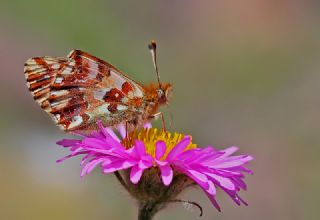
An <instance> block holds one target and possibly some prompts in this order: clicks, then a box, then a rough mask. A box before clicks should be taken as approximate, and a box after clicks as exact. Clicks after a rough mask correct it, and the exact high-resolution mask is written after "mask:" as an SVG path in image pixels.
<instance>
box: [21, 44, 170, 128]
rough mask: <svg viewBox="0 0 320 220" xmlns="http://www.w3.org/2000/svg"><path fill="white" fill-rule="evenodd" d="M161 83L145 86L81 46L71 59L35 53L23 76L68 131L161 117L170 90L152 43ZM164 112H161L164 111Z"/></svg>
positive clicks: (133, 124)
mask: <svg viewBox="0 0 320 220" xmlns="http://www.w3.org/2000/svg"><path fill="white" fill-rule="evenodd" d="M149 49H150V51H151V53H152V57H153V62H154V66H155V69H156V73H157V76H158V83H151V84H149V85H141V84H139V83H138V82H136V81H134V80H132V79H131V78H130V77H129V76H127V75H125V74H124V73H123V72H121V71H120V70H118V69H117V68H116V67H114V66H112V65H111V64H109V63H108V62H106V61H103V60H102V59H100V58H97V57H95V56H92V55H90V54H89V53H86V52H83V51H81V50H73V51H71V52H70V53H69V55H68V56H67V57H50V56H44V57H34V58H30V59H28V60H27V61H26V63H25V66H24V74H25V77H26V81H27V86H28V88H29V91H30V92H31V94H32V96H33V98H34V99H35V101H36V102H37V103H38V104H39V105H40V106H41V108H42V109H44V110H45V111H46V112H47V113H48V114H49V115H51V116H52V119H53V120H54V122H55V123H56V124H57V125H58V126H59V128H60V129H62V130H64V131H66V132H72V131H78V130H84V131H86V130H93V129H95V128H96V127H97V125H96V124H97V123H96V122H97V121H98V120H101V121H102V123H103V125H104V126H114V125H117V124H120V123H124V122H126V123H128V124H129V125H131V127H133V128H137V127H141V126H142V125H143V124H144V123H145V122H147V121H149V120H150V119H151V118H153V117H155V116H156V115H159V112H158V108H159V107H160V106H162V105H167V104H168V102H169V99H170V96H171V93H172V85H171V84H170V83H161V82H160V77H159V73H158V67H157V63H156V43H155V42H154V41H152V42H151V44H150V45H149ZM162 116H163V115H162Z"/></svg>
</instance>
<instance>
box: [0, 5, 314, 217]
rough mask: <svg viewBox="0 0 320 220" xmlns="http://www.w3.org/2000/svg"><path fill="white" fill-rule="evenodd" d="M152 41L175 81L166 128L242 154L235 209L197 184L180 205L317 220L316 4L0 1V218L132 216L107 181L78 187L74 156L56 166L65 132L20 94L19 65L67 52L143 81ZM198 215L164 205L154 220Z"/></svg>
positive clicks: (209, 213)
mask: <svg viewBox="0 0 320 220" xmlns="http://www.w3.org/2000/svg"><path fill="white" fill-rule="evenodd" d="M151 39H156V40H157V41H158V64H159V69H160V73H161V78H162V80H163V81H169V82H171V83H172V84H173V85H174V96H173V99H172V103H171V104H170V107H169V110H168V109H164V112H166V113H168V112H171V113H172V114H173V120H172V122H173V123H172V126H171V130H175V131H181V132H185V133H189V134H192V135H193V138H194V141H195V142H196V143H198V144H199V145H200V146H206V145H209V144H211V145H213V146H216V147H219V148H224V147H227V146H230V145H237V146H239V147H240V148H241V153H249V154H252V155H253V156H254V157H255V160H254V161H253V162H252V163H251V164H250V166H249V167H250V168H251V169H253V170H254V172H255V174H254V175H253V176H248V177H247V179H246V180H247V182H248V186H249V189H248V191H247V192H242V193H241V195H242V196H243V198H244V199H245V200H246V201H248V203H249V206H248V207H237V206H236V205H235V204H234V203H233V202H232V201H231V199H229V198H228V197H227V195H225V194H224V193H222V192H219V193H218V201H219V202H220V204H221V206H222V213H218V212H217V211H216V210H215V209H214V208H213V207H212V206H211V204H210V202H209V200H208V199H207V198H206V196H205V195H204V193H203V192H202V191H201V190H197V189H195V190H191V191H186V192H185V193H184V194H182V195H181V196H180V197H181V198H184V199H190V200H193V201H197V202H198V203H199V204H201V205H202V206H203V207H204V217H203V218H202V219H205V220H207V219H216V220H218V219H219V220H227V219H233V218H236V219H238V220H241V219H260V220H269V219H281V220H289V219H290V220H296V219H297V220H298V219H308V220H309V219H310V220H313V219H315V220H317V219H319V218H320V210H319V204H320V193H319V186H320V174H319V173H320V172H319V169H320V160H319V153H320V145H319V144H320V134H319V131H320V114H319V113H320V100H319V93H320V86H319V84H320V74H319V71H320V62H319V61H320V60H319V57H320V4H319V1H299V0H291V1H289V0H278V1H270V0H247V1H192V0H185V1H177V0H171V1H169V0H163V1H150V0H144V1H105V0H93V1H84V0H71V1H64V0H55V1H36V0H28V1H23V0H20V1H19V0H15V1H13V0H10V1H6V0H1V1H0V60H1V61H0V65H1V70H0V77H1V78H0V93H1V95H0V98H1V102H0V103H1V110H0V111H1V114H0V129H1V130H0V143H1V144H0V150H1V152H0V165H1V172H0V219H9V220H11V219H12V220H16V219H17V220H19V219H34V220H38V219H39V220H40V219H46V220H51V219H52V220H55V219H68V220H86V219H96V220H105V219H119V220H121V219H136V215H137V209H136V206H135V202H134V201H133V199H131V198H129V196H128V195H127V193H126V192H125V191H124V190H123V189H122V188H121V187H120V185H119V184H118V183H117V181H116V180H115V178H114V176H113V175H108V176H106V175H102V174H101V173H100V171H98V170H96V171H95V172H94V173H93V174H91V175H89V176H87V177H86V178H83V179H80V177H79V174H80V167H79V159H73V160H69V161H66V162H65V163H63V164H59V165H58V164H56V163H55V161H56V160H57V159H58V158H60V157H62V156H64V155H66V154H67V153H68V152H67V151H66V150H65V149H62V148H59V147H58V146H57V145H55V142H56V141H57V140H59V139H62V138H63V137H66V134H64V133H63V132H61V131H59V129H58V128H57V127H56V126H55V125H54V123H53V122H52V121H51V119H50V118H49V117H48V115H47V114H46V113H45V112H44V111H43V110H42V109H41V108H40V107H39V106H38V105H37V103H35V102H34V100H33V99H32V97H31V95H30V94H29V92H28V89H27V86H26V84H25V78H24V74H23V65H24V62H25V61H26V60H27V59H28V58H30V57H34V56H44V55H51V56H65V55H67V54H68V53H69V51H70V50H72V49H75V48H77V49H82V50H84V51H87V52H90V53H91V54H93V55H96V56H98V57H100V58H102V59H104V60H106V61H108V62H110V63H112V64H113V65H115V66H116V67H118V68H119V69H121V70H122V71H124V72H125V73H128V75H130V76H131V77H132V78H133V79H135V80H137V81H138V82H143V83H148V82H152V81H155V80H156V77H155V73H154V70H153V65H152V62H151V57H150V53H149V51H148V49H147V44H148V43H149V41H150V40H151ZM167 119H168V117H167ZM197 216H198V210H196V209H195V210H193V211H192V210H191V211H190V210H186V209H185V208H184V207H183V205H181V204H174V205H172V206H170V207H169V208H168V209H166V210H164V211H162V212H160V213H159V214H158V215H157V216H156V218H155V219H156V220H161V219H190V220H191V219H196V218H197Z"/></svg>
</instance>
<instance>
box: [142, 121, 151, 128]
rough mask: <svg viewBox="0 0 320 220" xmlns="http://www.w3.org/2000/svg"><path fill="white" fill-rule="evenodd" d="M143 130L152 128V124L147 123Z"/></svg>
mask: <svg viewBox="0 0 320 220" xmlns="http://www.w3.org/2000/svg"><path fill="white" fill-rule="evenodd" d="M143 128H145V129H148V128H152V124H151V123H150V122H147V123H145V124H144V125H143Z"/></svg>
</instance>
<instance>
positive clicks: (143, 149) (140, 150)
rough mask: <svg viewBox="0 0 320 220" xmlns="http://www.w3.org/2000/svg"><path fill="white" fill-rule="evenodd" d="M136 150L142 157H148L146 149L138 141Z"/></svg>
mask: <svg viewBox="0 0 320 220" xmlns="http://www.w3.org/2000/svg"><path fill="white" fill-rule="evenodd" d="M134 149H135V151H136V152H137V154H138V155H139V156H140V157H141V156H144V155H146V147H145V145H144V143H143V142H142V141H139V140H136V141H135V144H134Z"/></svg>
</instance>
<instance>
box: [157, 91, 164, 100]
mask: <svg viewBox="0 0 320 220" xmlns="http://www.w3.org/2000/svg"><path fill="white" fill-rule="evenodd" d="M157 94H158V98H162V97H163V95H164V92H163V91H162V89H158V90H157Z"/></svg>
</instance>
